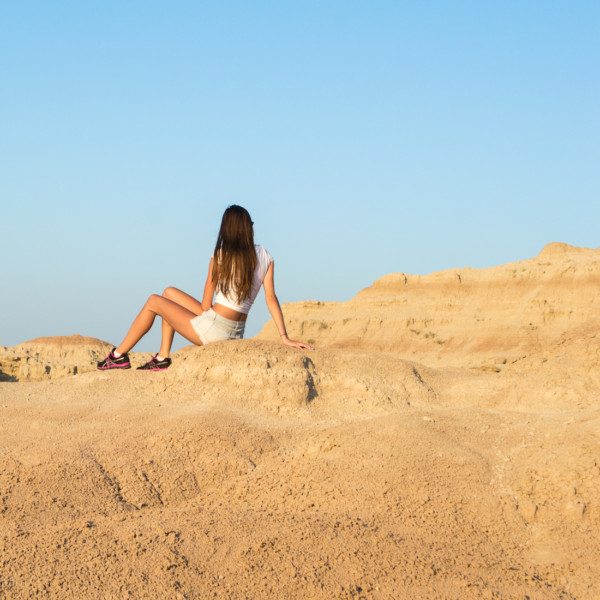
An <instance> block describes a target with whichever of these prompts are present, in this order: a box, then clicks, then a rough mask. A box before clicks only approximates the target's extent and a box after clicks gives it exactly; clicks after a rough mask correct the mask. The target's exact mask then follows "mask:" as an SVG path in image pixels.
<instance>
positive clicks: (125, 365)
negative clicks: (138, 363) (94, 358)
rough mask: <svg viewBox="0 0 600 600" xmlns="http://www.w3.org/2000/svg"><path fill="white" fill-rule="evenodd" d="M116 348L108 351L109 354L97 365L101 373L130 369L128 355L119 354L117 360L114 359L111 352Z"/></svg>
mask: <svg viewBox="0 0 600 600" xmlns="http://www.w3.org/2000/svg"><path fill="white" fill-rule="evenodd" d="M115 350H116V348H113V349H112V350H111V351H110V354H109V355H108V356H107V357H106V358H105V359H104V360H103V361H101V362H99V363H98V368H99V369H100V370H102V371H104V370H106V369H131V363H130V362H129V354H127V352H126V353H125V354H121V356H119V358H115V355H114V354H113V352H114V351H115Z"/></svg>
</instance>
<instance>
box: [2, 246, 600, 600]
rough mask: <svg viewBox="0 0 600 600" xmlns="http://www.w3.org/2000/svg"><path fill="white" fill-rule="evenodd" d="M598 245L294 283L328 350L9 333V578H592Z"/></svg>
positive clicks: (573, 592)
mask: <svg viewBox="0 0 600 600" xmlns="http://www.w3.org/2000/svg"><path fill="white" fill-rule="evenodd" d="M598 256H599V253H598V251H597V250H588V249H576V248H575V249H574V248H572V247H568V246H566V245H561V244H552V245H549V246H548V247H546V249H544V251H543V252H542V253H541V254H540V255H538V257H536V258H535V259H531V260H530V261H523V262H522V263H513V264H512V265H505V266H502V267H493V268H491V269H489V270H487V269H485V270H472V272H470V271H468V270H464V269H463V270H461V271H460V273H461V278H462V279H463V282H462V283H461V282H458V283H457V282H456V281H455V280H456V279H457V277H456V273H455V272H454V271H451V272H442V273H439V274H432V275H429V276H425V277H423V278H416V277H412V276H406V278H407V283H404V276H403V275H399V276H398V275H394V276H388V277H387V278H383V281H382V280H379V281H378V282H376V283H375V284H374V286H372V288H367V289H366V290H364V291H363V292H361V293H359V294H358V296H357V297H356V298H355V299H353V300H351V301H349V302H347V303H339V304H336V303H299V304H297V305H288V306H286V307H285V311H286V317H287V316H288V315H290V318H289V319H288V321H289V323H290V325H289V330H290V333H291V334H292V335H293V336H298V337H300V336H302V335H303V336H304V337H307V334H310V335H314V336H316V335H319V336H321V337H320V338H319V343H318V347H317V350H315V351H314V352H297V351H294V350H291V349H289V348H285V347H283V346H282V345H281V344H280V343H278V342H276V341H274V340H269V339H268V338H269V335H270V334H269V331H270V329H269V328H270V325H267V326H266V327H265V330H264V331H263V333H262V334H261V336H259V338H258V339H252V340H242V341H239V342H225V343H217V344H212V345H209V346H206V347H201V348H184V349H182V350H180V351H179V352H177V353H176V354H175V355H174V362H173V366H172V367H171V369H169V370H168V371H165V372H163V373H144V372H137V371H135V370H130V371H123V372H114V371H111V372H99V371H96V370H95V360H96V357H97V356H98V355H100V357H103V355H104V354H105V352H106V350H107V347H108V348H110V346H109V345H108V344H107V343H106V342H101V341H99V340H92V339H87V340H83V339H82V338H79V337H78V338H75V339H71V338H65V339H57V338H50V339H45V340H34V341H32V342H30V343H27V344H21V345H20V346H17V347H13V348H8V349H3V350H0V370H2V371H3V372H4V373H5V374H6V378H7V379H10V378H12V379H13V382H11V381H7V382H5V383H2V384H0V424H1V428H0V456H1V457H2V461H1V462H0V465H1V467H0V556H2V571H1V574H0V598H2V599H4V598H6V599H9V598H10V599H12V598H29V597H47V598H188V599H192V598H194V599H196V598H198V599H200V598H207V597H217V598H298V597H301V598H323V599H324V598H369V599H371V598H372V599H380V598H411V599H412V598H423V599H425V598H427V599H430V598H440V599H442V598H444V599H445V598H461V599H462V598H524V597H529V598H532V599H533V598H536V599H540V600H541V599H544V600H545V599H555V598H556V599H559V598H560V599H567V598H568V599H575V598H576V599H582V598H583V599H587V598H589V599H592V598H595V596H596V589H597V581H598V580H599V576H600V566H599V559H600V542H599V541H598V540H599V539H600V536H598V531H599V527H598V525H599V521H600V516H599V511H598V500H597V499H598V497H599V492H600V463H599V462H598V461H599V459H598V448H599V443H598V442H599V440H598V431H599V425H600V409H599V407H600V403H599V402H598V400H599V395H600V369H599V362H600V351H599V350H598V338H597V331H598V324H599V321H598V317H597V314H598V313H597V311H596V308H597V302H598V301H597V299H596V297H595V295H594V293H593V286H595V285H596V281H597V275H598ZM523 269H524V270H523ZM463 285H469V286H470V287H469V288H468V293H465V291H464V290H465V289H466V288H464V287H458V286H463ZM490 287H491V288H492V289H493V292H490V290H489V288H490ZM409 288H410V289H409ZM417 300H418V301H417ZM543 300H547V302H546V303H545V304H544V302H543ZM449 305H451V306H449ZM548 305H549V306H548ZM551 314H552V315H553V316H549V315H551ZM410 315H413V316H412V317H411V316H410ZM544 315H545V320H544ZM413 317H414V319H415V321H414V323H413V321H412V320H411V321H410V323H409V325H408V326H407V325H406V321H407V319H412V318H413ZM475 317H476V318H475ZM419 318H421V319H422V321H421V322H419V321H418V319H419ZM477 319H480V320H477ZM379 321H382V322H383V325H379ZM529 322H531V323H533V325H532V326H529V325H528V324H529ZM413 324H414V325H415V326H414V328H417V327H422V329H421V330H420V333H418V334H417V333H414V332H412V331H411V329H412V328H413ZM534 326H535V327H537V329H533V327H534ZM461 327H465V328H467V329H466V331H462V330H461ZM358 330H360V331H361V332H362V334H361V335H362V337H360V338H353V337H352V336H353V335H354V333H353V332H356V331H358ZM384 330H386V331H388V334H386V335H388V337H385V336H383V335H379V334H378V332H381V331H384ZM515 332H520V337H519V336H515ZM427 333H434V334H435V336H436V337H434V336H433V335H429V336H428V337H426V334H427ZM378 335H379V338H380V339H379V341H378ZM436 339H437V340H443V343H437V342H436ZM511 341H512V342H513V345H511V343H510V342H511ZM409 342H412V344H411V343H409ZM406 348H408V350H406V351H405V350H404V349H406ZM132 358H133V361H134V363H135V364H136V365H137V364H138V363H139V364H141V363H142V362H144V360H146V358H147V356H145V355H137V354H133V355H132ZM17 359H18V360H17ZM10 365H12V366H10ZM27 365H30V366H27ZM75 366H76V367H77V372H76V374H75V375H73V372H74V369H73V367H75ZM46 367H50V369H49V370H48V369H47V368H46ZM14 379H18V380H19V381H18V382H14Z"/></svg>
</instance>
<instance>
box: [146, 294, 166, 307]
mask: <svg viewBox="0 0 600 600" xmlns="http://www.w3.org/2000/svg"><path fill="white" fill-rule="evenodd" d="M162 299H163V297H162V296H160V295H159V294H150V296H148V300H146V306H147V307H148V308H155V307H156V305H157V304H158V303H159V302H160V301H161V300H162Z"/></svg>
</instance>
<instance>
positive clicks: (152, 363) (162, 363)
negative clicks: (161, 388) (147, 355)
mask: <svg viewBox="0 0 600 600" xmlns="http://www.w3.org/2000/svg"><path fill="white" fill-rule="evenodd" d="M157 356H158V354H155V355H154V356H153V357H152V358H151V359H150V360H149V361H148V362H147V363H146V364H145V365H142V366H141V367H138V368H137V371H166V370H167V369H168V368H169V367H170V366H171V359H170V358H163V359H162V360H158V359H157V358H156V357H157Z"/></svg>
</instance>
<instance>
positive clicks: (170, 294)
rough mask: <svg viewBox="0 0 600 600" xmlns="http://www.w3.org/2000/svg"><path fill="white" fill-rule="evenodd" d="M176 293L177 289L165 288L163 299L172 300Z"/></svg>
mask: <svg viewBox="0 0 600 600" xmlns="http://www.w3.org/2000/svg"><path fill="white" fill-rule="evenodd" d="M176 292H177V288H174V287H172V286H169V287H168V288H165V291H164V292H163V293H162V295H163V298H169V299H172V298H173V296H174V295H175V293H176Z"/></svg>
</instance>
